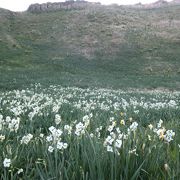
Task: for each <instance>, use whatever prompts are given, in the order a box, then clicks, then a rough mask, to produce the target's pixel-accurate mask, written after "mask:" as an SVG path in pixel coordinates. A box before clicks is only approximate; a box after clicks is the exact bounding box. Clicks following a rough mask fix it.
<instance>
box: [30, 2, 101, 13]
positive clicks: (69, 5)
mask: <svg viewBox="0 0 180 180" xmlns="http://www.w3.org/2000/svg"><path fill="white" fill-rule="evenodd" d="M98 4H100V3H92V2H87V1H67V2H55V3H50V2H48V3H43V4H38V3H37V4H32V5H30V6H29V8H28V10H27V11H29V12H32V13H40V12H50V11H57V10H70V9H85V8H86V7H87V6H91V5H98Z"/></svg>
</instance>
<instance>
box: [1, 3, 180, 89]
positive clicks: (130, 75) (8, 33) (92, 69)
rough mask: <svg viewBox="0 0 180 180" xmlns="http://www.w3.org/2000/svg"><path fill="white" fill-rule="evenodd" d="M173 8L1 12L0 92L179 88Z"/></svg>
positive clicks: (177, 38) (178, 54) (104, 7)
mask: <svg viewBox="0 0 180 180" xmlns="http://www.w3.org/2000/svg"><path fill="white" fill-rule="evenodd" d="M179 8H180V7H179V5H177V6H168V7H163V8H159V9H147V10H144V9H139V10H138V11H137V9H134V8H127V7H119V8H117V7H109V6H107V7H106V6H101V7H97V8H94V9H91V8H88V9H85V10H71V11H58V12H51V13H40V14H31V13H28V12H24V13H21V14H20V13H11V12H8V11H5V10H2V9H1V10H0V11H1V20H2V21H0V23H1V24H0V27H1V28H0V49H1V53H0V75H1V80H0V88H1V89H2V90H3V89H14V88H22V87H28V86H29V84H31V83H32V84H34V83H41V84H44V85H47V86H49V85H51V84H61V85H64V86H69V85H71V86H79V87H112V88H138V87H139V88H150V89H152V88H166V89H171V90H172V89H179V88H180V84H179V82H180V79H179V77H180V76H179V73H180V69H179V67H180V61H179V56H180V52H179V35H180V31H179V26H178V23H179V20H180V16H179V13H178V12H179ZM170 20H171V22H170Z"/></svg>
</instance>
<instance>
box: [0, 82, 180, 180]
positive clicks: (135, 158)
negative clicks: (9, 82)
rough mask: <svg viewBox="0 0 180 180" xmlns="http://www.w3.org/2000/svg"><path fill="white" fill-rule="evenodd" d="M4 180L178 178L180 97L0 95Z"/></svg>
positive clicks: (42, 90)
mask: <svg viewBox="0 0 180 180" xmlns="http://www.w3.org/2000/svg"><path fill="white" fill-rule="evenodd" d="M0 149H1V151H0V176H1V179H2V180H16V179H18V180H19V179H23V180H28V179H31V180H32V179H35V180H36V179H37V180H40V179H41V180H54V179H55V180H66V179H67V180H68V179H69V180H81V179H82V180H89V179H91V180H104V179H105V180H121V179H122V180H129V179H153V180H154V179H158V180H159V179H180V92H169V91H163V92H162V91H137V90H129V91H123V90H111V89H93V88H89V89H81V88H76V87H61V86H50V87H42V86H41V85H35V86H34V87H31V88H27V89H24V90H12V91H6V92H0Z"/></svg>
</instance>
